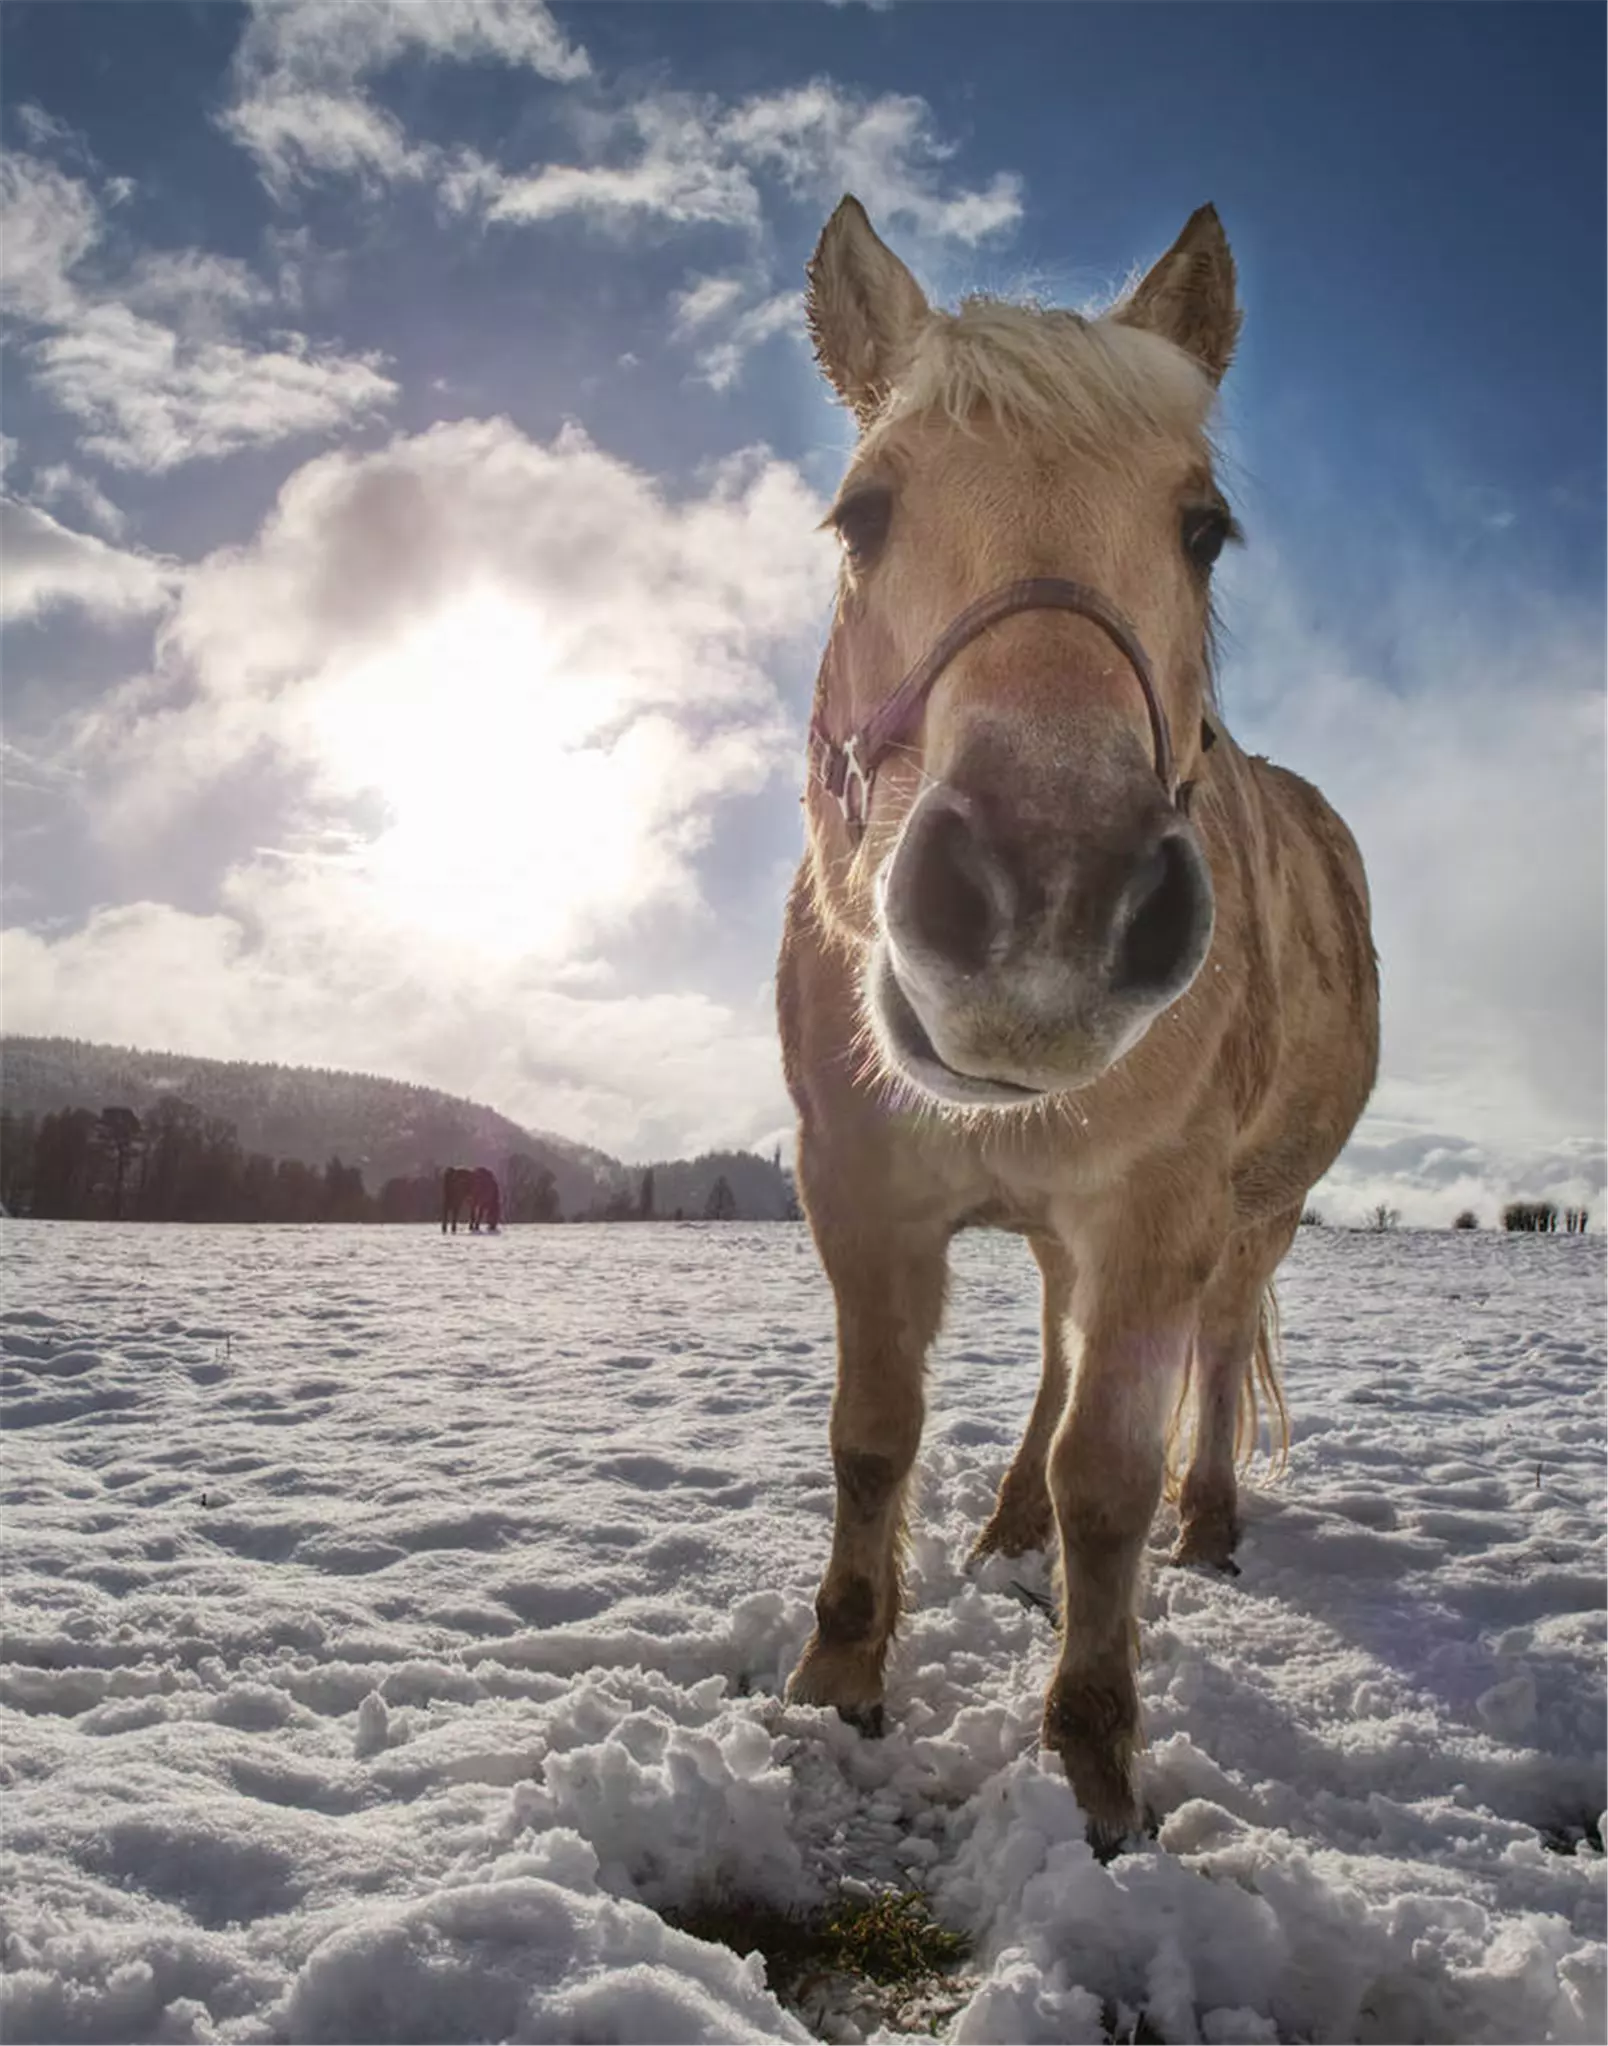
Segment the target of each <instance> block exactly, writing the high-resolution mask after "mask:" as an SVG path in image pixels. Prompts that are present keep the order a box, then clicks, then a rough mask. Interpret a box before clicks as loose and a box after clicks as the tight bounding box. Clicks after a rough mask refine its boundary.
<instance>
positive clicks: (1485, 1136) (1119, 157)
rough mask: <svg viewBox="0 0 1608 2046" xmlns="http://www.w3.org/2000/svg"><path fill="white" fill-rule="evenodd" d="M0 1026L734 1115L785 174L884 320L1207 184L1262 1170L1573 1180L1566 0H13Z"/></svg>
mask: <svg viewBox="0 0 1608 2046" xmlns="http://www.w3.org/2000/svg"><path fill="white" fill-rule="evenodd" d="M0 60H3V66H0V76H3V81H4V106H3V110H0V143H3V147H4V156H3V164H0V176H3V181H4V182H3V204H4V207H5V222H6V231H5V236H4V246H3V251H0V264H3V274H4V284H5V288H6V298H7V305H8V312H9V318H8V321H7V326H6V333H5V341H4V355H3V386H0V433H3V437H4V442H3V445H4V454H5V458H6V482H5V501H4V550H5V551H4V569H3V578H0V595H3V599H4V613H5V625H4V632H3V639H0V659H3V673H4V690H5V725H6V736H5V788H4V797H5V801H4V825H5V866H4V921H5V932H4V940H3V942H4V983H3V989H4V1021H5V1027H6V1028H7V1029H10V1030H14V1031H28V1032H61V1033H67V1034H71V1035H75V1036H81V1037H88V1038H97V1039H105V1040H110V1041H114V1042H119V1043H132V1044H137V1045H141V1046H146V1047H150V1048H171V1049H177V1050H183V1051H189V1052H193V1053H198V1054H204V1055H208V1056H215V1057H225V1058H259V1059H279V1060H285V1061H289V1062H293V1063H308V1064H318V1065H328V1066H346V1067H352V1068H357V1069H360V1070H363V1071H368V1072H377V1073H384V1074H391V1075H394V1076H396V1077H398V1078H402V1079H408V1080H415V1081H420V1082H423V1083H426V1084H430V1085H435V1086H440V1087H445V1088H448V1089H450V1090H451V1091H453V1092H458V1093H463V1094H467V1095H470V1096H471V1097H473V1098H475V1099H477V1100H482V1101H485V1102H488V1103H490V1104H491V1105H493V1106H494V1107H496V1108H498V1109H500V1110H501V1111H502V1112H504V1113H505V1114H508V1115H511V1116H513V1117H515V1118H516V1119H518V1120H520V1121H522V1122H525V1123H527V1124H528V1125H530V1126H532V1127H537V1128H544V1129H548V1130H553V1131H556V1132H558V1133H560V1134H563V1135H567V1136H570V1137H574V1138H577V1139H581V1140H584V1141H587V1142H590V1143H595V1144H598V1145H601V1146H603V1147H604V1148H606V1149H608V1150H610V1151H612V1152H614V1153H616V1154H617V1155H620V1156H623V1157H625V1158H628V1159H645V1158H649V1157H653V1156H664V1155H668V1154H674V1153H684V1152H687V1151H693V1150H697V1149H701V1148H705V1147H710V1146H714V1145H721V1144H754V1145H758V1146H762V1147H765V1148H769V1146H770V1145H771V1144H772V1143H774V1142H776V1141H783V1142H785V1141H787V1140H788V1138H789V1135H790V1130H791V1114H790V1110H789V1108H788V1104H787V1100H786V1095H785V1091H784V1089H783V1086H782V1082H781V1075H780V1066H779V1060H778V1055H777V1050H776V1043H775V1032H774V1025H773V1021H772V1008H771V1003H772V995H771V971H772V963H773V960H774V955H775V948H776V942H777V937H778V932H779V926H780V915H781V905H782V901H783V899H784V895H785V891H786V888H787V884H788V881H789V879H790V876H791V873H792V870H793V868H794V866H795V865H796V862H797V859H798V856H799V852H800V847H801V842H802V832H801V820H800V813H799V809H798V802H797V797H798V792H799V788H800V786H801V781H802V772H803V734H804V727H805V723H806V720H807V716H808V707H809V698H810V689H811V684H812V680H813V675H814V669H815V664H816V662H817V660H818V658H819V653H820V648H821V645H822V642H823V638H824V632H825V627H826V624H827V621H828V618H829V615H830V608H831V594H832V587H833V574H834V562H833V557H832V551H831V545H830V543H829V541H828V540H827V538H826V537H825V536H824V535H822V534H821V533H820V532H819V531H817V530H816V528H817V525H818V522H819V520H820V518H821V516H822V514H823V512H824V511H825V509H826V506H827V503H828V502H829V500H830V495H831V493H832V490H833V488H834V486H835V483H836V481H837V478H838V477H839V475H840V474H841V472H842V469H843V466H844V462H845V459H846V455H847V452H848V449H849V447H850V445H851V442H852V432H851V428H850V424H849V421H848V418H847V415H846V414H845V413H843V412H842V410H841V409H840V408H838V407H836V406H835V405H834V404H833V403H832V402H831V399H830V396H829V394H828V392H827V390H826V388H825V387H824V385H822V384H821V382H820V381H819V379H818V377H817V375H816V372H815V370H814V366H813V364H812V361H811V359H810V355H809V351H808V347H807V345H806V343H805V338H804V332H803V324H802V318H801V311H800V303H799V291H800V287H801V284H802V270H803V264H804V261H805V259H806V257H807V256H808V254H809V251H810V249H811V247H812V246H813V243H814V240H815V238H816V236H817V234H818V233H819V231H820V227H821V225H822V223H823V221H824V220H825V218H826V215H827V214H828V212H829V211H830V210H831V208H832V206H833V205H834V204H835V203H836V201H837V199H838V198H839V197H840V196H841V194H842V193H843V192H845V191H853V192H855V193H856V194H857V195H858V196H859V197H860V198H861V200H862V201H863V202H864V203H865V205H866V206H867V208H868V210H869V212H870V214H871V217H872V219H873V221H874V222H875V224H876V225H877V227H878V229H879V231H880V232H881V233H882V234H883V235H884V236H885V238H886V239H887V240H888V241H889V242H890V244H891V245H892V246H893V247H895V248H896V249H897V250H898V251H899V253H900V254H901V255H902V256H903V257H904V258H905V260H906V261H907V262H908V263H909V264H910V265H911V267H912V268H913V269H914V270H915V271H916V273H917V275H918V276H919V277H920V278H921V280H922V281H923V284H924V285H925V286H926V288H927V290H928V292H929V295H931V296H932V297H933V298H934V300H935V301H942V302H946V303H952V302H953V301H954V300H955V299H956V298H957V297H958V296H959V295H961V294H963V293H965V292H967V291H972V290H986V291H994V292H1001V293H1006V294H1011V295H1032V296H1035V297H1038V298H1041V299H1047V300H1051V301H1053V302H1056V303H1061V304H1070V305H1091V304H1096V305H1097V304H1102V303H1106V302H1109V300H1110V298H1111V296H1112V295H1113V293H1114V292H1115V291H1117V290H1118V289H1120V287H1121V286H1122V285H1123V283H1124V282H1125V281H1126V280H1127V279H1129V278H1130V277H1131V276H1132V275H1133V274H1134V273H1135V271H1136V270H1137V268H1138V267H1140V266H1142V265H1143V264H1145V263H1147V262H1149V261H1150V260H1152V259H1153V258H1154V257H1155V256H1156V255H1158V254H1159V253H1160V252H1161V251H1162V250H1163V249H1164V248H1165V247H1166V246H1167V245H1168V244H1169V242H1170V241H1171V240H1172V238H1173V237H1174V235H1175V234H1176V233H1177V231H1178V229H1179V227H1180V226H1181V225H1182V223H1183V221H1184V219H1185V218H1186V217H1187V216H1188V214H1189V213H1190V212H1191V211H1192V210H1193V209H1194V208H1195V207H1196V206H1198V205H1199V204H1201V203H1202V202H1203V201H1206V200H1211V201H1213V202H1214V203H1215V204H1216V206H1217V207H1218V210H1219V212H1220V214H1221V216H1222V218H1223V221H1224V224H1225V227H1226V229H1227V231H1228V234H1229V237H1230V240H1231V242H1232V245H1233V247H1234V251H1235V254H1236V258H1237V262H1238V266H1239V276H1240V289H1241V297H1242V302H1243V305H1244V308H1245V329H1244V338H1243V340H1242V343H1241V346H1240V350H1239V354H1238V357H1237V359H1236V362H1235V365H1234V367H1233V369H1232V370H1231V372H1230V374H1229V377H1228V379H1227V383H1226V385H1225V390H1224V407H1223V414H1222V419H1221V432H1220V438H1221V442H1222V445H1223V448H1224V454H1225V462H1224V472H1223V474H1224V481H1225V484H1226V485H1227V488H1228V491H1229V494H1230V496H1231V497H1232V498H1233V500H1234V502H1235V505H1236V508H1237V511H1238V514H1239V517H1240V521H1241V523H1242V524H1243V526H1244V527H1245V529H1246V533H1247V537H1248V545H1247V546H1246V547H1245V548H1244V549H1243V550H1238V551H1236V552H1235V554H1234V555H1233V557H1232V558H1231V559H1230V560H1229V561H1228V562H1227V564H1226V565H1225V567H1224V569H1223V571H1222V572H1221V575H1220V578H1219V584H1218V590H1219V607H1220V610H1221V613H1222V617H1223V624H1224V633H1223V642H1222V651H1221V670H1220V693H1221V697H1222V701H1223V706H1224V710H1225V715H1226V721H1227V723H1228V725H1229V727H1230V728H1231V729H1232V731H1233V732H1234V734H1235V736H1236V737H1237V738H1238V739H1239V741H1240V742H1241V744H1242V745H1244V746H1246V747H1247V748H1249V749H1251V750H1253V751H1257V752H1265V753H1267V754H1269V755H1271V756H1272V757H1274V758H1276V759H1279V760H1280V761H1282V762H1284V763H1285V764H1286V765H1288V766H1290V767H1293V768H1295V769H1296V770H1297V771H1299V772H1301V773H1303V774H1305V775H1307V776H1308V777H1309V778H1310V779H1312V780H1314V781H1316V782H1317V783H1318V784H1319V786H1320V787H1322V788H1323V789H1324V791H1325V792H1326V793H1327V794H1328V795H1329V796H1330V798H1331V800H1333V801H1334V802H1335V803H1336V804H1337V806H1338V807H1339V808H1340V809H1341V811H1342V813H1343V814H1344V815H1345V816H1346V817H1347V819H1348V821H1349V822H1350V823H1351V825H1352V827H1353V829H1354V830H1355V832H1356V834H1357V836H1358V839H1359V841H1360V843H1361V846H1362V849H1363V852H1364V855H1365V857H1366V859H1367V862H1368V867H1369V873H1370V879H1371V884H1372V889H1373V896H1374V908H1375V925H1376V936H1377V940H1378V945H1379V950H1380V955H1381V971H1382V978H1383V992H1384V1055H1383V1064H1382V1071H1381V1078H1380V1084H1379V1087H1378V1089H1377V1091H1376V1094H1375V1097H1374V1100H1373V1103H1372V1105H1371V1107H1370V1110H1369V1112H1368V1114H1367V1116H1366V1117H1365V1118H1364V1121H1363V1122H1362V1124H1361V1125H1360V1126H1359V1129H1358V1132H1357V1135H1356V1137H1355V1138H1354V1140H1353V1142H1352V1145H1351V1146H1350V1147H1349V1149H1348V1151H1347V1153H1346V1155H1345V1157H1344V1158H1343V1160H1342V1161H1341V1164H1340V1165H1339V1166H1338V1167H1337V1168H1336V1171H1335V1173H1334V1174H1332V1175H1331V1177H1330V1180H1329V1181H1328V1182H1326V1183H1325V1185H1324V1186H1323V1187H1322V1188H1321V1189H1320V1190H1319V1205H1320V1206H1321V1207H1324V1208H1325V1210H1326V1211H1327V1213H1328V1215H1329V1218H1330V1219H1331V1220H1334V1221H1349V1220H1355V1219H1357V1218H1358V1217H1359V1216H1360V1215H1361V1214H1362V1213H1363V1212H1364V1211H1365V1209H1366V1208H1367V1207H1369V1206H1371V1205H1372V1204H1373V1203H1374V1202H1376V1201H1381V1200H1383V1201H1387V1202H1389V1203H1390V1204H1391V1205H1394V1206H1396V1207H1397V1208H1399V1210H1400V1211H1401V1213H1402V1215H1403V1217H1404V1219H1406V1220H1408V1221H1410V1222H1424V1223H1436V1222H1438V1223H1442V1224H1444V1223H1446V1222H1449V1221H1450V1219H1451V1217H1452V1215H1453V1214H1454V1213H1455V1212H1456V1211H1457V1209H1458V1208H1460V1207H1463V1206H1474V1207H1475V1208H1476V1210H1483V1214H1482V1219H1484V1220H1485V1221H1487V1222H1489V1221H1491V1220H1492V1219H1494V1211H1495V1207H1496V1205H1497V1204H1498V1203H1499V1202H1500V1201H1501V1200H1503V1199H1505V1198H1508V1197H1511V1196H1513V1195H1515V1194H1520V1193H1532V1194H1533V1193H1540V1192H1544V1191H1551V1192H1553V1193H1555V1194H1556V1195H1558V1196H1559V1197H1560V1198H1563V1199H1584V1198H1591V1197H1594V1196H1596V1195H1597V1194H1599V1193H1600V1192H1601V1190H1602V1187H1603V1183H1604V1143H1603V1132H1604V1099H1603V1081H1604V1020H1605V1019H1604V978H1605V968H1604V862H1605V848H1604V762H1603V657H1604V634H1603V627H1604V615H1603V596H1604V586H1603V565H1604V493H1603V447H1604V434H1605V417H1604V391H1603V375H1602V362H1603V356H1604V226H1605V223H1604V217H1603V216H1604V207H1603V196H1602V175H1601V168H1602V161H1603V144H1604V119H1603V108H1602V97H1601V79H1602V75H1603V61H1604V18H1603V15H1602V12H1601V10H1600V9H1598V8H1596V7H1592V6H1586V5H1581V6H1575V5H1550V4H1544V0H1543V4H1525V5H1515V6H1503V5H1478V6H1462V5H1425V6H1416V7H1383V6H1379V7H1376V6H1368V5H1340V6H1330V5H1322V4H1319V5H1309V6H1301V7H1278V6H1271V5H1269V6H1262V5H1216V4H1209V5H1199V6H1196V5H1186V6H1175V5H1172V4H1167V0H1162V4H1154V5H1142V4H1132V5H1064V6H1018V5H1016V4H1014V0H1001V4H995V5H991V6H984V5H981V4H976V5H972V4H960V5H949V6H918V5H894V6H888V7H876V8H872V7H865V6H859V5H841V6H833V5H826V4H815V0H799V4H789V5H777V6H771V5H760V4H756V5H716V6H705V5H679V4H674V0H669V4H662V5H655V6H651V7H650V6H613V5H584V6H564V5H557V6H553V7H551V8H544V7H541V6H537V5H528V4H527V5H521V4H516V0H424V4H417V5H408V6H387V5H380V4H371V0H347V4H342V5H339V6H328V5H311V4H298V0H291V4H288V5H279V6H273V7H268V6H262V7H235V6H228V5H215V4H205V5H201V4H196V5H190V4H178V0H135V4H108V0H81V4H79V0H67V4H32V0H7V5H6V6H5V9H4V11H3V14H0Z"/></svg>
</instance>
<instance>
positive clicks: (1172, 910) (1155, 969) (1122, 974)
mask: <svg viewBox="0 0 1608 2046" xmlns="http://www.w3.org/2000/svg"><path fill="white" fill-rule="evenodd" d="M1127 903H1128V905H1129V908H1128V913H1127V914H1128V921H1127V927H1126V928H1125V929H1124V931H1123V932H1122V935H1121V937H1120V939H1119V940H1118V946H1117V967H1116V975H1115V979H1116V984H1117V986H1118V987H1119V988H1121V989H1122V990H1123V991H1124V992H1128V993H1135V994H1138V993H1147V992H1151V991H1160V990H1162V989H1164V988H1168V987H1170V986H1171V985H1172V983H1174V982H1176V981H1178V980H1180V979H1182V978H1184V977H1187V974H1188V973H1189V972H1192V971H1193V969H1194V968H1195V967H1196V966H1197V965H1198V964H1199V963H1200V961H1199V953H1200V949H1201V936H1202V927H1203V925H1204V923H1205V921H1206V917H1207V912H1208V907H1209V903H1208V898H1207V893H1206V888H1205V885H1204V882H1203V879H1202V875H1201V872H1200V858H1199V855H1198V854H1197V853H1196V852H1195V850H1194V848H1193V846H1192V845H1191V844H1190V843H1189V841H1188V839H1187V838H1185V836H1184V834H1183V833H1182V832H1178V831H1173V832H1169V833H1168V834H1167V836H1166V837H1165V838H1163V839H1162V840H1161V841H1160V842H1159V844H1157V845H1156V847H1155V848H1154V850H1153V851H1152V852H1151V854H1150V856H1149V858H1148V859H1147V860H1146V861H1145V862H1144V865H1143V867H1142V868H1141V870H1140V872H1139V874H1138V875H1137V876H1136V877H1135V879H1134V880H1133V881H1132V882H1130V883H1129V886H1128V890H1127Z"/></svg>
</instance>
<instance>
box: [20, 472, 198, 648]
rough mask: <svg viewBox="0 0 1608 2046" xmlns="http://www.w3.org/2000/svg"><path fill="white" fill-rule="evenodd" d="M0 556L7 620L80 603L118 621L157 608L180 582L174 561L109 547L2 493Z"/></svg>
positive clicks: (102, 618)
mask: <svg viewBox="0 0 1608 2046" xmlns="http://www.w3.org/2000/svg"><path fill="white" fill-rule="evenodd" d="M0 562H3V564H4V566H3V569H0V617H4V618H6V619H8V620H11V621H21V620H24V619H31V618H38V617H40V616H41V615H43V614H44V613H45V612H47V611H50V610H54V609H60V608H65V607H68V606H77V607H79V608H80V609H82V610H85V611H87V612H88V613H89V614H90V616H91V617H92V618H95V619H97V620H99V621H101V622H102V623H105V624H115V623H118V622H119V621H121V620H124V619H128V618H138V617H141V616H143V615H146V614H148V613H150V612H153V611H159V610H161V609H162V608H163V607H164V606H165V605H166V604H167V603H168V602H169V601H170V599H171V598H172V596H173V593H174V591H175V589H176V588H177V587H178V583H179V572H178V570H177V569H176V567H175V565H174V564H173V563H172V562H168V561H159V560H157V559H156V558H155V557H154V556H152V555H149V554H143V553H139V552H130V551H127V550H124V549H121V548H117V547H109V546H108V545H107V544H106V542H105V541H104V540H97V539H96V538H95V537H94V535H93V534H90V533H75V532H73V531H71V530H70V529H69V528H68V527H66V526H63V525H59V524H58V523H57V521H56V520H55V519H53V518H52V517H51V516H50V514H49V513H48V512H46V511H41V510H40V509H39V508H38V507H37V506H36V505H29V504H21V503H18V502H17V500H16V499H14V498H4V499H0Z"/></svg>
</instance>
